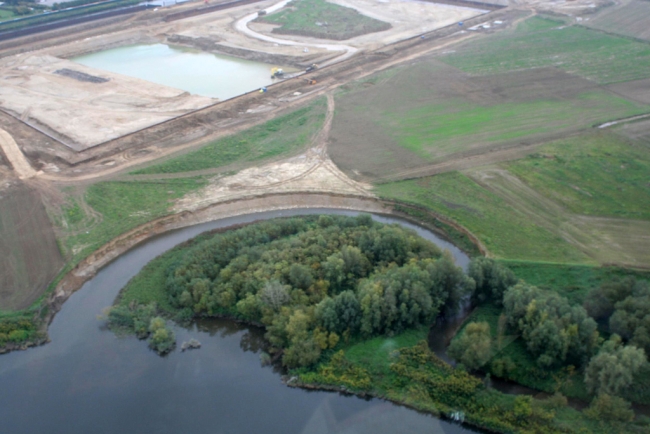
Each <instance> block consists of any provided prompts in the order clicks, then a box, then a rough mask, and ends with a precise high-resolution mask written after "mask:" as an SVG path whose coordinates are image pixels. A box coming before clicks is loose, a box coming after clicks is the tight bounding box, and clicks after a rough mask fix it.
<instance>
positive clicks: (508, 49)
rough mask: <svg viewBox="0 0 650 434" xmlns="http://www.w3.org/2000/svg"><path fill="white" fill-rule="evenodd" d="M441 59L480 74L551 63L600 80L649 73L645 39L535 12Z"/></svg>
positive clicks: (633, 77) (649, 52)
mask: <svg viewBox="0 0 650 434" xmlns="http://www.w3.org/2000/svg"><path fill="white" fill-rule="evenodd" d="M644 7H646V8H647V6H644ZM441 59H442V60H443V61H445V62H447V63H449V64H450V65H453V66H455V67H457V68H459V69H461V70H463V71H465V72H468V73H471V74H480V75H488V74H498V73H503V72H507V71H514V70H521V69H529V68H540V67H548V66H554V67H557V68H560V69H562V70H564V71H566V72H569V73H575V74H578V75H580V76H582V77H584V78H587V79H589V80H593V81H595V82H597V83H601V84H606V83H615V82H623V81H630V80H638V79H641V78H646V77H650V44H646V43H642V42H638V41H634V40H631V39H628V38H624V37H618V36H612V35H608V34H605V33H602V32H598V31H595V30H590V29H587V28H584V27H579V26H567V25H565V24H564V23H563V22H561V21H554V20H550V19H544V18H539V17H533V18H529V19H528V20H526V21H524V22H522V23H521V24H519V26H518V27H517V28H516V29H515V30H509V31H504V32H501V33H498V34H496V35H492V36H490V37H486V38H482V39H478V40H473V41H471V42H468V43H467V44H465V45H464V46H461V47H459V48H458V50H457V51H456V52H455V53H451V54H448V55H446V56H443V57H442V58H441Z"/></svg>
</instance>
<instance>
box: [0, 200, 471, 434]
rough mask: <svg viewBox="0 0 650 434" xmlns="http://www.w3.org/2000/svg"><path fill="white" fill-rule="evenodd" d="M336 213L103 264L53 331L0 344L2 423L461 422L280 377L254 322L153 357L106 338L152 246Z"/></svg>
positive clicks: (178, 235) (12, 427)
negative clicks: (108, 317)
mask: <svg viewBox="0 0 650 434" xmlns="http://www.w3.org/2000/svg"><path fill="white" fill-rule="evenodd" d="M324 213H328V214H345V215H356V214H357V213H356V212H349V211H341V210H332V209H307V210H289V211H274V212H266V213H259V214H251V215H247V216H241V217H234V218H229V219H223V220H219V221H214V222H210V223H205V224H201V225H197V226H192V227H188V228H184V229H180V230H177V231H173V232H169V233H166V234H164V235H161V236H159V237H157V238H154V239H151V240H149V241H148V242H146V243H143V244H141V245H139V246H137V247H136V248H134V249H132V250H130V251H129V252H127V253H125V254H124V255H122V256H120V257H119V258H118V259H117V260H115V261H114V262H112V263H111V264H109V265H108V266H106V267H105V268H103V269H102V270H101V271H100V272H99V273H97V275H96V276H95V277H94V278H93V279H91V280H90V281H88V282H87V283H86V284H85V285H84V286H83V287H82V288H81V289H80V290H79V291H78V292H76V293H75V294H73V295H72V296H71V297H70V299H69V300H68V301H67V302H66V303H65V304H64V306H63V308H62V309H61V311H60V312H59V313H58V314H57V315H56V317H55V318H54V321H53V322H52V324H51V326H50V329H49V333H50V338H51V339H52V342H51V343H49V344H47V345H44V346H41V347H38V348H33V349H29V350H28V351H18V352H13V353H9V354H5V355H0V432H2V433H10V434H58V433H61V434H91V433H92V434H100V433H120V434H121V433H127V434H128V433H143V434H145V433H146V434H148V433H156V434H164V433H188V434H202V433H206V434H208V433H209V434H220V433H224V434H225V433H242V434H253V433H265V434H273V433H278V434H292V433H296V434H298V433H305V434H329V433H359V434H361V433H373V434H382V433H435V434H442V433H444V434H461V433H462V434H467V433H472V432H475V431H472V430H470V429H468V428H465V427H462V426H460V425H457V424H452V423H449V422H446V421H443V420H440V419H437V418H434V417H432V416H429V415H425V414H421V413H418V412H416V411H413V410H410V409H407V408H404V407H401V406H398V405H394V404H391V403H389V402H386V401H382V400H378V399H371V400H364V399H360V398H357V397H354V396H343V395H340V394H337V393H330V392H309V391H305V390H301V389H294V388H289V387H286V386H284V385H283V384H282V383H281V381H280V375H279V373H277V372H275V371H274V368H273V367H272V366H267V367H262V366H261V364H260V361H259V352H260V351H261V348H262V347H263V346H264V340H263V338H262V336H263V333H262V331H261V330H260V329H257V328H255V327H246V326H243V325H240V324H236V323H234V322H231V321H226V320H211V321H202V322H199V323H196V324H194V325H193V326H192V327H191V328H189V329H183V328H179V327H177V328H176V329H175V332H176V335H177V341H178V343H179V344H180V343H181V342H183V341H186V340H189V338H191V337H194V338H197V339H198V340H200V341H201V342H202V344H203V346H202V348H201V349H200V350H192V351H187V352H180V351H179V350H176V351H174V352H173V353H171V354H170V355H169V356H167V357H164V358H161V357H158V356H157V355H155V354H154V353H153V352H152V351H150V350H149V349H148V347H147V345H146V343H145V342H142V341H138V340H137V339H135V338H133V337H122V338H120V337H116V336H115V335H114V334H113V333H112V332H110V331H109V330H106V329H105V328H104V322H103V321H102V320H100V319H98V318H97V316H98V315H100V314H101V312H102V309H103V308H105V307H108V306H110V305H112V304H113V301H114V300H115V297H116V296H117V295H118V293H119V291H120V289H121V288H122V287H123V286H124V285H125V284H126V283H127V282H128V281H129V279H131V278H132V277H133V276H135V275H136V274H137V273H138V271H139V270H140V269H141V268H142V267H143V266H144V265H145V264H146V263H147V262H149V261H151V260H152V259H153V258H155V257H156V256H158V255H160V254H161V253H163V252H165V251H167V250H169V249H170V248H172V247H174V246H175V245H177V244H179V243H181V242H183V241H185V240H188V239H190V238H193V237H195V236H196V235H198V234H200V233H201V232H204V231H207V230H211V229H215V228H220V227H228V226H231V225H235V224H240V223H246V222H252V221H255V220H260V219H268V218H273V217H279V216H290V215H304V214H324ZM373 218H375V219H376V220H378V221H381V222H399V223H400V224H403V225H404V226H407V227H411V228H413V229H415V230H417V231H418V232H419V234H420V235H422V236H424V237H425V238H427V239H429V240H431V241H434V242H435V243H436V244H438V245H439V246H441V247H442V248H446V249H449V250H450V251H451V252H452V254H453V255H454V258H455V259H456V261H457V263H458V264H459V265H461V266H463V267H466V266H467V263H468V261H469V259H468V258H467V256H466V255H465V254H463V253H462V252H461V251H460V250H459V249H457V248H456V247H454V246H453V245H451V244H450V243H447V242H446V241H444V240H442V239H440V238H438V237H436V236H435V235H434V234H433V233H431V232H429V231H426V230H424V229H422V228H419V227H417V226H414V225H412V224H409V223H406V222H404V221H401V220H397V219H392V218H387V217H383V216H373Z"/></svg>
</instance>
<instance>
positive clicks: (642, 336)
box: [449, 258, 650, 420]
mask: <svg viewBox="0 0 650 434" xmlns="http://www.w3.org/2000/svg"><path fill="white" fill-rule="evenodd" d="M468 274H469V276H470V277H471V278H472V279H473V280H474V282H475V286H476V289H475V292H474V294H473V300H474V301H475V302H477V303H482V302H492V303H494V304H497V305H501V306H502V307H503V315H502V318H503V319H504V320H505V324H504V325H505V327H507V328H508V329H509V330H510V331H512V332H514V333H515V334H516V335H518V336H520V338H521V339H522V340H523V342H524V344H525V346H526V349H527V351H528V352H529V354H530V355H531V356H532V357H534V358H535V360H536V362H537V365H538V366H539V367H540V368H541V369H544V370H546V369H555V368H559V367H572V368H577V369H580V370H583V372H584V383H585V386H586V388H587V390H588V392H589V393H591V394H593V395H595V396H596V398H595V399H594V401H593V403H592V408H591V409H590V411H591V413H592V414H593V415H594V416H597V417H605V416H602V415H609V416H607V417H611V418H614V419H619V420H630V419H631V418H632V417H633V416H634V414H633V412H632V411H631V410H630V408H629V403H627V402H625V401H624V400H623V399H622V398H621V395H622V394H624V392H626V391H627V390H629V388H630V387H631V386H632V385H633V382H634V381H635V377H637V376H638V374H639V373H640V372H642V369H648V361H647V357H646V354H647V351H648V350H650V286H649V285H648V282H645V281H637V280H636V279H634V278H633V277H625V278H623V279H615V280H612V281H607V282H605V283H603V284H602V285H601V286H599V287H598V288H595V289H593V290H592V291H591V292H590V293H589V295H588V296H587V297H586V301H585V303H584V305H575V304H571V303H570V302H569V300H568V299H567V298H565V297H562V296H560V295H559V294H558V293H557V292H554V291H549V290H543V289H540V288H537V287H535V286H532V285H529V284H527V283H526V282H523V281H519V280H518V279H517V278H516V277H515V276H514V274H513V273H512V271H511V270H509V269H507V267H505V266H503V265H501V264H499V263H497V262H496V261H494V260H491V259H487V258H476V259H474V260H473V261H472V263H471V264H470V266H469V270H468ZM598 322H600V323H601V324H607V325H608V327H606V328H607V329H608V330H607V331H608V332H611V335H610V337H609V338H608V339H607V340H605V339H604V338H603V336H601V334H600V332H599V330H598ZM495 353H496V349H495V348H493V342H492V333H491V330H490V325H489V324H488V323H487V322H474V323H470V324H468V325H466V326H465V328H464V330H463V332H462V333H461V334H460V335H459V336H458V337H457V338H455V339H454V341H452V343H451V345H450V347H449V354H450V355H451V356H452V357H453V358H455V359H456V360H457V361H459V362H461V363H462V364H463V365H464V366H466V367H467V368H469V369H472V370H474V369H480V368H482V367H483V366H485V365H486V364H487V363H488V362H489V361H490V360H491V359H492V358H493V356H494V354H495ZM497 365H498V364H497ZM493 368H497V369H496V370H497V371H499V370H502V371H507V370H508V369H509V367H507V366H503V367H501V366H493ZM494 370H495V369H493V371H494Z"/></svg>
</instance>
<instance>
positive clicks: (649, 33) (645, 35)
mask: <svg viewBox="0 0 650 434" xmlns="http://www.w3.org/2000/svg"><path fill="white" fill-rule="evenodd" d="M617 3H618V4H617V5H615V6H611V7H608V8H606V9H604V10H603V11H601V12H600V13H599V14H598V15H597V16H595V17H590V18H589V20H588V21H583V24H584V25H586V26H588V27H592V28H594V29H599V30H604V31H606V32H611V33H616V34H619V35H624V36H630V37H633V38H639V39H646V40H650V12H649V11H650V4H649V3H648V1H647V0H623V1H621V2H617Z"/></svg>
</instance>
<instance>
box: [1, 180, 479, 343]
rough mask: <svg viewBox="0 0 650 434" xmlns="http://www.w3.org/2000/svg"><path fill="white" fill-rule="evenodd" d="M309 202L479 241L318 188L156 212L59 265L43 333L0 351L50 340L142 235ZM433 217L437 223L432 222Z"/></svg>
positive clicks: (423, 217) (426, 219)
mask: <svg viewBox="0 0 650 434" xmlns="http://www.w3.org/2000/svg"><path fill="white" fill-rule="evenodd" d="M308 208H329V209H340V210H354V211H360V212H369V213H376V214H381V215H392V216H395V217H398V218H401V219H404V220H406V221H410V222H412V223H414V224H416V225H420V226H422V227H425V228H427V229H428V230H431V231H432V232H434V233H436V234H438V235H440V236H442V237H444V238H447V239H449V240H451V241H453V242H455V243H458V241H459V240H462V239H463V237H466V241H465V242H464V243H459V244H460V245H461V248H462V249H463V250H465V251H466V252H467V253H469V254H471V255H473V254H475V253H476V250H475V249H476V248H478V249H479V250H480V247H475V249H472V248H471V246H473V244H472V235H471V233H470V232H469V231H466V230H465V229H464V228H462V227H461V226H459V225H457V224H454V223H453V222H451V221H448V220H445V219H443V218H442V217H440V216H438V215H436V214H434V213H428V214H427V213H422V212H421V211H418V213H417V214H416V215H413V214H409V213H408V209H410V208H404V206H401V207H400V206H399V205H398V203H396V202H393V201H383V200H379V199H376V198H372V197H363V196H354V195H337V194H318V193H298V194H266V195H260V196H258V197H251V198H246V199H239V200H230V201H225V202H221V203H217V204H214V205H211V206H208V207H205V208H202V209H199V210H196V211H184V212H181V213H178V214H173V215H169V216H165V217H161V218H158V219H155V220H153V221H151V222H149V223H145V224H143V225H140V226H138V227H136V228H135V229H132V230H130V231H128V232H126V233H125V234H122V235H120V236H118V237H116V238H115V239H113V240H111V241H110V242H108V243H107V244H105V245H104V246H102V247H100V248H99V249H97V250H96V251H94V252H93V253H92V254H90V255H89V256H87V257H86V258H85V259H83V260H81V261H80V262H79V263H78V264H76V265H72V266H71V265H68V267H67V269H64V271H63V272H62V273H61V274H60V275H59V276H58V277H57V279H55V280H54V282H53V283H52V285H50V289H49V290H48V292H46V294H45V295H44V296H43V298H42V301H39V302H37V303H36V306H40V307H37V308H36V312H35V313H34V315H33V318H34V319H35V320H36V322H37V323H38V332H39V333H40V334H42V336H45V337H43V338H39V339H37V340H33V341H32V340H29V341H25V342H20V343H10V345H6V346H3V347H0V354H2V353H5V352H9V351H15V350H24V349H27V348H29V347H33V346H38V345H42V344H45V343H47V342H48V341H49V340H48V339H47V337H46V336H47V328H48V326H49V324H50V323H51V322H52V320H53V319H54V316H55V315H56V314H57V312H59V311H60V310H61V308H62V306H63V305H64V303H65V302H66V300H68V298H69V297H70V296H71V295H72V294H73V293H74V292H76V291H77V290H78V289H80V288H81V287H82V286H83V285H84V284H85V283H86V282H87V281H89V280H90V279H92V278H93V277H94V276H95V275H96V274H97V272H98V271H99V270H100V269H102V268H103V267H105V266H106V265H108V264H110V263H111V262H112V261H114V260H115V259H116V258H118V257H119V256H120V255H123V254H124V253H125V252H127V251H129V250H130V249H132V248H134V247H135V246H137V245H139V244H142V243H144V242H146V241H147V240H150V239H153V238H155V237H157V236H160V235H162V234H164V233H168V232H170V231H174V230H177V229H181V228H185V227H188V226H193V225H199V224H202V223H206V222H210V221H215V220H220V219H225V218H230V217H236V216H243V215H248V214H255V213H261V212H268V211H276V210H295V209H308ZM436 222H437V223H438V224H437V225H436ZM445 229H446V230H445ZM463 246H464V248H463Z"/></svg>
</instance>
